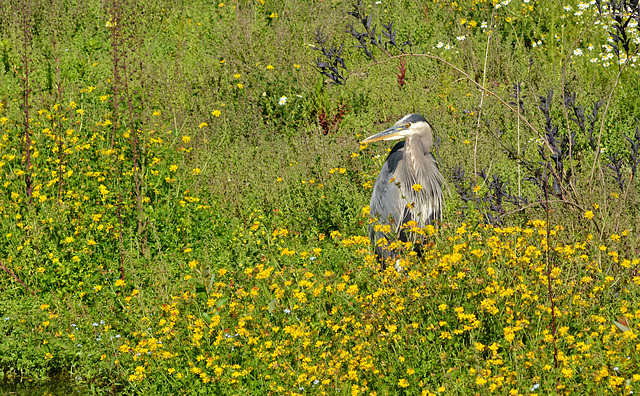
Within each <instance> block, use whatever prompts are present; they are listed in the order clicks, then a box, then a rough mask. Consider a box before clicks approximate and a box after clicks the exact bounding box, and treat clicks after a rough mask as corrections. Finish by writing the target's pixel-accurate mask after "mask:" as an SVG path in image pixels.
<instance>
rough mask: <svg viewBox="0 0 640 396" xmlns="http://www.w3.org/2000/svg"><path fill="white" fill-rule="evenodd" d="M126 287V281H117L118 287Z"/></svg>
mask: <svg viewBox="0 0 640 396" xmlns="http://www.w3.org/2000/svg"><path fill="white" fill-rule="evenodd" d="M124 285H125V281H124V280H122V279H118V280H117V281H116V286H124Z"/></svg>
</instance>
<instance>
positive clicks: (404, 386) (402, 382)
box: [398, 378, 409, 388]
mask: <svg viewBox="0 0 640 396" xmlns="http://www.w3.org/2000/svg"><path fill="white" fill-rule="evenodd" d="M398 386H400V387H402V388H406V387H408V386H409V382H408V381H407V380H406V379H404V378H400V381H398Z"/></svg>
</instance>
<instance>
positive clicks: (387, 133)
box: [360, 125, 411, 143]
mask: <svg viewBox="0 0 640 396" xmlns="http://www.w3.org/2000/svg"><path fill="white" fill-rule="evenodd" d="M410 134H411V133H410V130H409V129H408V128H407V127H405V126H404V125H400V126H394V127H391V128H389V129H385V130H384V131H382V132H378V133H376V134H375V135H373V136H369V137H368V138H366V139H364V140H363V141H361V142H360V143H371V142H377V141H380V140H399V139H403V138H405V137H407V136H409V135H410Z"/></svg>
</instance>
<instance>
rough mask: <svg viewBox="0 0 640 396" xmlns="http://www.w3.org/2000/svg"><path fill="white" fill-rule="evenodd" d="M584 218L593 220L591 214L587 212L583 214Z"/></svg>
mask: <svg viewBox="0 0 640 396" xmlns="http://www.w3.org/2000/svg"><path fill="white" fill-rule="evenodd" d="M584 217H585V218H587V219H593V212H592V211H590V210H588V211H586V212H585V213H584Z"/></svg>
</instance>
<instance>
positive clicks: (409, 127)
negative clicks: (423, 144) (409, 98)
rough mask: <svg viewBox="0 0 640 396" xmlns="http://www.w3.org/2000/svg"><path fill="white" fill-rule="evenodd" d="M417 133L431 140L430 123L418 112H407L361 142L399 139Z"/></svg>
mask: <svg viewBox="0 0 640 396" xmlns="http://www.w3.org/2000/svg"><path fill="white" fill-rule="evenodd" d="M414 135H419V136H420V137H423V138H427V139H429V140H431V125H429V122H428V121H427V120H426V119H425V118H424V117H423V116H421V115H420V114H409V115H406V116H404V117H402V118H401V119H400V120H399V121H398V122H396V123H395V125H394V126H392V127H391V128H389V129H385V130H384V131H382V132H378V133H376V134H375V135H373V136H369V137H368V138H366V139H364V140H363V141H362V142H361V143H371V142H377V141H379V140H399V139H404V138H405V137H407V136H414Z"/></svg>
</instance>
